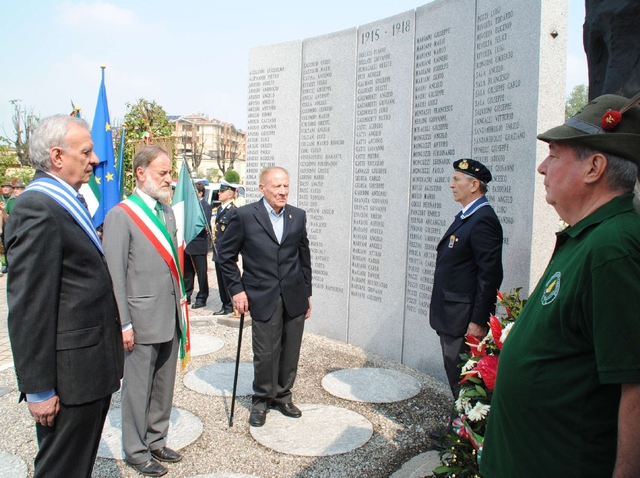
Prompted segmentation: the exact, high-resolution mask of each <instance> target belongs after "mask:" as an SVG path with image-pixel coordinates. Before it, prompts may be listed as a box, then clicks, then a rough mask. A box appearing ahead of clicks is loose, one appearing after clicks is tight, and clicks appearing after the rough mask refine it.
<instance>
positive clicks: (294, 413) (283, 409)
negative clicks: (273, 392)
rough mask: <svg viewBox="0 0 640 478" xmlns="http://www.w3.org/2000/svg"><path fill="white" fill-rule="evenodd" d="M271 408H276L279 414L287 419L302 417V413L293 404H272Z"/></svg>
mask: <svg viewBox="0 0 640 478" xmlns="http://www.w3.org/2000/svg"><path fill="white" fill-rule="evenodd" d="M271 407H273V408H277V409H278V410H280V413H282V414H283V415H285V416H287V417H291V418H300V417H301V416H302V411H301V410H300V409H299V408H298V407H296V406H295V405H294V404H293V403H274V404H272V405H271Z"/></svg>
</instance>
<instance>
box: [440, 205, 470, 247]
mask: <svg viewBox="0 0 640 478" xmlns="http://www.w3.org/2000/svg"><path fill="white" fill-rule="evenodd" d="M463 222H464V219H460V213H458V214H457V215H456V219H455V220H454V221H453V224H451V225H450V226H449V229H447V232H445V233H444V236H442V239H440V242H438V247H437V249H440V245H441V244H442V243H443V242H444V241H447V240H449V237H450V236H451V234H453V233H454V232H455V231H456V230H457V229H458V228H459V227H460V226H462V224H463Z"/></svg>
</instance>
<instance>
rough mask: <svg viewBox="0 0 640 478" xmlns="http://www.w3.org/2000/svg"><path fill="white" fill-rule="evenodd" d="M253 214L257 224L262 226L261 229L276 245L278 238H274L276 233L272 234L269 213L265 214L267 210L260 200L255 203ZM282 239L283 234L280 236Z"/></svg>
mask: <svg viewBox="0 0 640 478" xmlns="http://www.w3.org/2000/svg"><path fill="white" fill-rule="evenodd" d="M255 208H256V210H255V212H254V213H253V215H254V217H255V218H256V221H258V224H260V225H261V226H262V229H264V230H265V232H266V233H267V234H268V235H269V237H270V238H271V239H273V240H274V241H275V242H276V243H277V242H278V238H277V237H276V233H275V232H273V225H272V224H271V220H270V219H269V213H268V212H267V208H266V207H264V204H262V199H261V200H260V201H258V202H256V203H255ZM282 238H283V239H284V234H283V235H282Z"/></svg>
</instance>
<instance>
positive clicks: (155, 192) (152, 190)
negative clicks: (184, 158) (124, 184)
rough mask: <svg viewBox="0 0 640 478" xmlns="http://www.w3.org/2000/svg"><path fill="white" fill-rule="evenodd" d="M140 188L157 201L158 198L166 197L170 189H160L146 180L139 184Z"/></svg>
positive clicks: (169, 193)
mask: <svg viewBox="0 0 640 478" xmlns="http://www.w3.org/2000/svg"><path fill="white" fill-rule="evenodd" d="M139 187H140V190H141V191H142V192H143V193H145V194H148V195H149V196H151V197H152V198H153V199H155V200H156V201H159V200H160V199H165V198H168V197H169V196H170V195H171V191H170V190H169V191H162V190H161V189H160V188H159V187H158V186H157V185H155V184H153V183H151V182H146V183H144V184H143V185H142V186H139Z"/></svg>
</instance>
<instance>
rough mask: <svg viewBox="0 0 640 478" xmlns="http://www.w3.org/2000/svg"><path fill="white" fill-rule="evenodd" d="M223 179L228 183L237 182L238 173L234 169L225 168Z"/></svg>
mask: <svg viewBox="0 0 640 478" xmlns="http://www.w3.org/2000/svg"><path fill="white" fill-rule="evenodd" d="M224 180H225V181H227V182H229V183H239V182H240V175H239V174H238V172H237V171H236V170H235V169H227V172H226V173H225V175H224Z"/></svg>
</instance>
